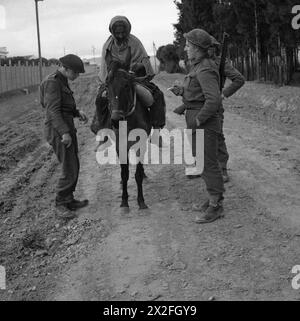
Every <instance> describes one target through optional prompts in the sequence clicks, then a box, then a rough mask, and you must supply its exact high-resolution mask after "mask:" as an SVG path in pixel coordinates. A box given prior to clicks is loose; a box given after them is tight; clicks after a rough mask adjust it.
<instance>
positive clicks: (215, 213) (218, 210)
mask: <svg viewBox="0 0 300 321" xmlns="http://www.w3.org/2000/svg"><path fill="white" fill-rule="evenodd" d="M223 211H224V209H223V206H222V205H220V204H217V205H215V206H213V205H209V206H208V208H207V210H206V211H205V213H204V214H203V216H202V217H200V218H197V219H196V223H197V224H208V223H212V222H214V221H216V220H217V219H219V218H222V217H224V215H223Z"/></svg>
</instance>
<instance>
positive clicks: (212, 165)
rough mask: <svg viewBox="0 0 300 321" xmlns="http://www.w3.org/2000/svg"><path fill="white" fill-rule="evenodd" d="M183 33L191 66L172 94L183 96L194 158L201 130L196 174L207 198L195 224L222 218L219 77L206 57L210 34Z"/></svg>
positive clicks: (210, 43) (216, 69) (211, 62)
mask: <svg viewBox="0 0 300 321" xmlns="http://www.w3.org/2000/svg"><path fill="white" fill-rule="evenodd" d="M184 36H185V38H186V47H185V50H186V51H187V55H188V59H189V61H190V64H191V69H190V72H189V74H188V75H187V76H186V77H185V79H184V81H183V84H182V86H179V85H176V86H174V87H173V88H172V91H173V92H174V94H175V95H181V96H182V97H183V103H184V105H185V107H186V123H187V128H188V129H192V130H193V139H192V151H193V156H194V157H196V144H197V142H196V129H204V170H203V173H200V174H201V176H202V178H203V179H204V181H205V184H206V188H207V192H208V196H209V197H208V200H207V201H206V202H205V203H204V204H203V205H202V206H201V208H200V210H201V211H202V212H203V216H202V217H201V218H200V219H198V220H197V223H199V224H202V223H211V222H214V221H215V220H217V219H219V218H220V217H222V213H223V200H224V197H223V193H224V192H225V189H224V182H223V177H222V172H221V168H220V166H219V163H218V154H217V153H218V139H219V135H220V134H221V123H220V116H219V113H220V109H221V105H222V98H221V93H220V76H219V70H218V67H217V65H216V63H215V61H214V60H212V59H210V57H209V52H208V51H209V48H210V47H211V46H212V39H211V37H210V35H209V34H208V33H207V32H206V31H204V30H202V29H194V30H192V31H190V32H189V33H187V34H185V35H184Z"/></svg>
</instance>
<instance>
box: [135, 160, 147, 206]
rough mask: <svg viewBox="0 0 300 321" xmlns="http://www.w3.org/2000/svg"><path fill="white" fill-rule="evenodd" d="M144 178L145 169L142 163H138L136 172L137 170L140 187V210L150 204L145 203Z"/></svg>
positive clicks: (137, 180)
mask: <svg viewBox="0 0 300 321" xmlns="http://www.w3.org/2000/svg"><path fill="white" fill-rule="evenodd" d="M143 179H144V169H143V165H142V164H141V163H138V164H137V165H136V172H135V181H136V183H137V188H138V198H137V201H138V205H139V207H140V210H145V209H147V208H148V206H147V205H146V204H145V200H144V195H143Z"/></svg>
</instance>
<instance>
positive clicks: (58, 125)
mask: <svg viewBox="0 0 300 321" xmlns="http://www.w3.org/2000/svg"><path fill="white" fill-rule="evenodd" d="M43 89H44V106H45V108H46V109H47V112H48V115H49V117H50V119H51V122H52V126H53V127H54V128H55V129H56V130H57V132H58V133H59V135H60V136H62V135H63V134H66V133H69V131H70V129H69V127H68V125H67V124H66V123H65V121H64V119H63V117H62V113H61V92H60V88H59V84H58V83H57V82H56V81H55V80H48V81H46V83H45V84H44V88H43Z"/></svg>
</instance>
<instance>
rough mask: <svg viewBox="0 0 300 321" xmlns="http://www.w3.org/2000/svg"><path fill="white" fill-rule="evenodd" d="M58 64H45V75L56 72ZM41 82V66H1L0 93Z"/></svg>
mask: <svg viewBox="0 0 300 321" xmlns="http://www.w3.org/2000/svg"><path fill="white" fill-rule="evenodd" d="M56 69H57V66H56V65H51V66H43V77H45V76H47V75H48V74H50V73H52V72H54V71H55V70H56ZM39 83H40V73H39V66H34V65H15V66H0V94H3V93H5V92H9V91H12V90H17V89H22V88H28V87H30V86H35V85H38V84H39Z"/></svg>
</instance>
